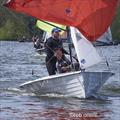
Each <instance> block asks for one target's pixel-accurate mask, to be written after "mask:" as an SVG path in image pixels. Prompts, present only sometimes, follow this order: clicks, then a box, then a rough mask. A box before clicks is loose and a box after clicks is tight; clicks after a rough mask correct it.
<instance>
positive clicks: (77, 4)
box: [4, 0, 118, 41]
mask: <svg viewBox="0 0 120 120" xmlns="http://www.w3.org/2000/svg"><path fill="white" fill-rule="evenodd" d="M117 1H118V0H9V2H7V3H6V4H4V6H6V7H8V8H10V9H12V10H15V11H17V12H22V13H26V14H28V15H31V16H33V17H35V18H38V19H41V20H45V21H50V22H54V23H58V24H62V25H66V26H74V27H76V28H78V30H79V31H80V32H81V33H82V34H83V35H84V36H85V37H86V38H87V39H88V40H90V41H94V40H96V39H97V38H98V37H99V36H100V35H102V34H103V33H104V32H105V31H106V30H107V28H108V26H109V25H110V24H111V22H112V18H113V16H114V13H115V9H116V6H117Z"/></svg>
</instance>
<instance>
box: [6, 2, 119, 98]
mask: <svg viewBox="0 0 120 120" xmlns="http://www.w3.org/2000/svg"><path fill="white" fill-rule="evenodd" d="M5 6H6V7H8V8H10V9H12V10H15V11H18V12H23V13H27V14H29V15H31V16H34V17H36V18H38V19H41V20H46V21H51V22H55V23H59V24H62V25H66V26H73V27H76V28H77V29H78V30H79V31H80V32H79V31H77V30H76V29H75V28H71V27H69V28H70V30H68V31H67V32H68V35H69V36H68V38H69V39H70V38H71V39H72V41H73V44H74V47H75V50H76V53H77V57H78V61H79V64H80V67H81V69H85V68H87V67H90V66H92V65H95V64H97V63H98V62H100V60H101V58H100V56H99V55H98V54H97V52H96V50H95V48H94V47H93V46H92V44H91V42H90V41H95V40H96V39H97V38H98V37H100V36H101V35H102V34H103V33H104V32H105V31H106V30H107V28H108V26H110V23H111V22H112V18H113V15H114V13H115V9H116V6H117V0H67V1H66V0H61V1H60V0H9V2H8V3H6V4H5ZM38 11H39V12H38ZM80 35H81V37H79V36H80ZM112 75H113V74H112V73H111V72H86V71H72V72H68V73H63V74H57V75H52V76H47V77H43V78H39V79H37V80H34V81H29V82H26V83H23V84H21V85H20V87H21V88H24V89H26V90H27V91H29V92H33V93H35V94H38V95H44V94H51V93H56V94H60V95H65V96H74V97H78V98H89V97H93V96H95V94H96V93H97V92H98V91H99V89H100V88H101V87H102V85H103V84H104V83H105V81H106V80H107V79H108V78H109V77H110V76H112Z"/></svg>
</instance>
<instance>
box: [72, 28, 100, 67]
mask: <svg viewBox="0 0 120 120" xmlns="http://www.w3.org/2000/svg"><path fill="white" fill-rule="evenodd" d="M71 38H72V41H73V44H74V47H75V50H76V54H77V57H78V61H79V63H80V67H81V68H82V69H85V68H87V67H90V66H92V65H94V64H97V63H99V62H100V61H101V57H100V56H99V55H98V53H97V52H96V49H95V48H94V47H93V45H92V43H91V42H90V41H88V40H87V39H86V38H85V37H84V36H83V35H82V34H81V33H80V32H79V31H78V30H77V29H75V28H73V27H71Z"/></svg>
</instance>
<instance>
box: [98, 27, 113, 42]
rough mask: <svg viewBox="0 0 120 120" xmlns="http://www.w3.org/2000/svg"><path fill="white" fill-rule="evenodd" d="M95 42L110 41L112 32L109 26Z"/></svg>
mask: <svg viewBox="0 0 120 120" xmlns="http://www.w3.org/2000/svg"><path fill="white" fill-rule="evenodd" d="M96 42H99V43H103V44H104V43H105V44H110V43H112V42H113V41H112V33H111V30H110V27H109V28H108V29H107V31H106V32H105V33H104V34H103V35H101V36H100V37H99V38H98V39H97V40H96Z"/></svg>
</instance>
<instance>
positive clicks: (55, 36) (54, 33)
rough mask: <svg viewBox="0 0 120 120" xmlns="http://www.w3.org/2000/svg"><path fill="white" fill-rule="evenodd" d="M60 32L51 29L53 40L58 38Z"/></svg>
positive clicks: (56, 29)
mask: <svg viewBox="0 0 120 120" xmlns="http://www.w3.org/2000/svg"><path fill="white" fill-rule="evenodd" d="M60 32H61V30H60V29H58V28H53V29H52V31H51V34H52V36H53V37H54V38H59V36H60Z"/></svg>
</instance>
